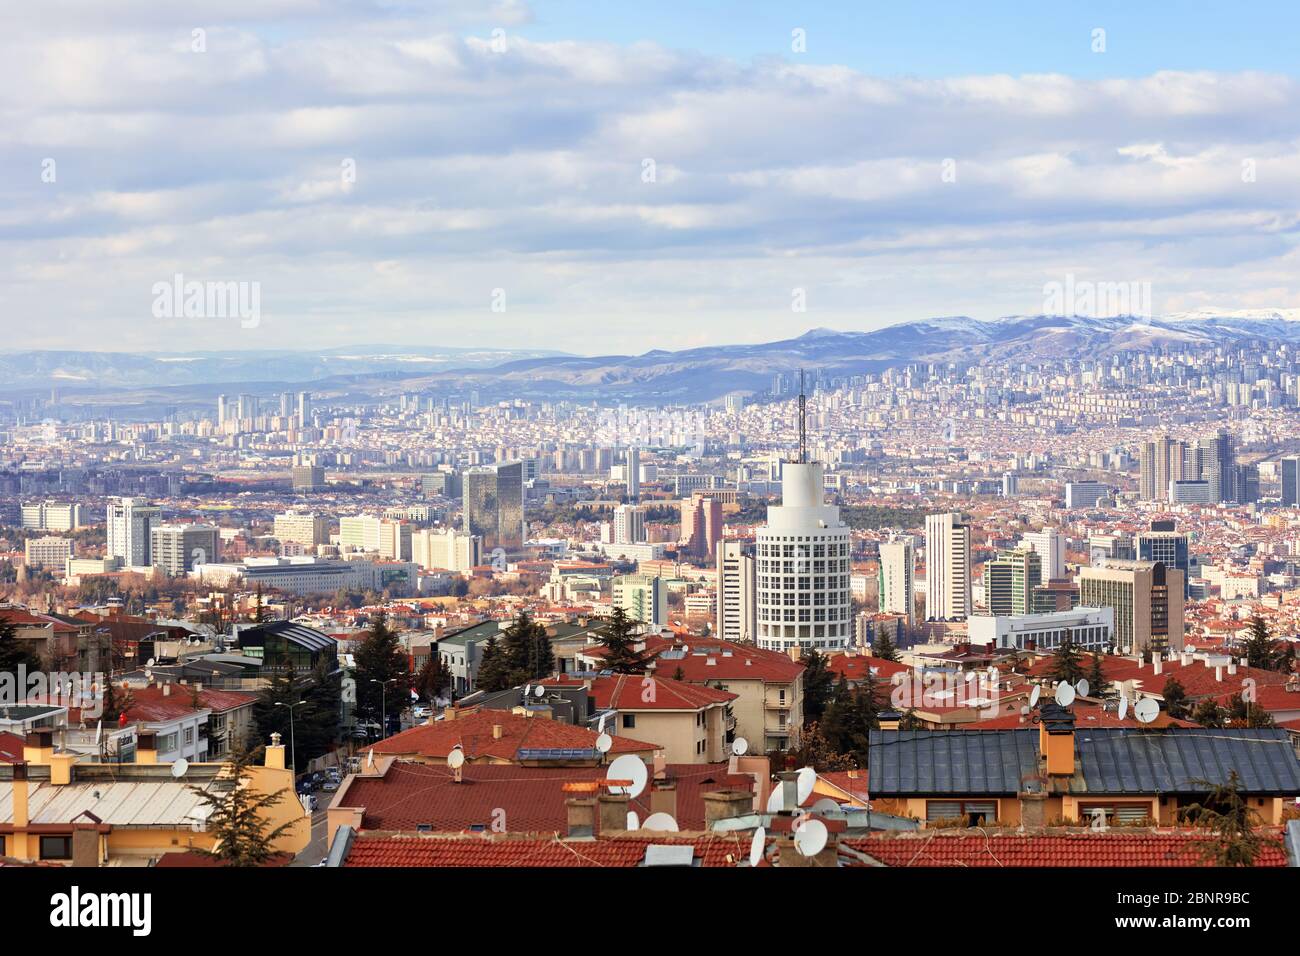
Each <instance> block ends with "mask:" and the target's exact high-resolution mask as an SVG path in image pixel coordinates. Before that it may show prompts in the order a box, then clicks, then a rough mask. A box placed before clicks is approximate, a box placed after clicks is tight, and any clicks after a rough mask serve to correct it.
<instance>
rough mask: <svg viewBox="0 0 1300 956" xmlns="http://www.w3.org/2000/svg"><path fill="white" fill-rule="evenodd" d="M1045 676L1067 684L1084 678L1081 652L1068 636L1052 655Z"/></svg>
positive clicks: (1067, 635)
mask: <svg viewBox="0 0 1300 956" xmlns="http://www.w3.org/2000/svg"><path fill="white" fill-rule="evenodd" d="M1047 676H1048V677H1050V678H1051V679H1052V680H1054V681H1065V683H1067V684H1075V683H1078V681H1079V680H1080V678H1082V677H1083V676H1084V674H1083V652H1082V651H1080V650H1079V647H1078V645H1076V644H1075V643H1074V641H1073V640H1072V639H1071V638H1070V636H1069V634H1066V636H1065V639H1064V640H1062V641H1061V646H1060V647H1058V648H1057V649H1056V653H1055V654H1053V655H1052V664H1051V667H1049V668H1048V669H1047Z"/></svg>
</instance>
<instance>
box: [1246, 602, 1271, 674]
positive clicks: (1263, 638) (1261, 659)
mask: <svg viewBox="0 0 1300 956" xmlns="http://www.w3.org/2000/svg"><path fill="white" fill-rule="evenodd" d="M1244 650H1245V652H1246V665H1247V666H1248V667H1258V668H1260V669H1261V670H1267V669H1269V668H1270V667H1272V666H1273V639H1272V638H1271V637H1270V636H1269V633H1268V625H1267V624H1266V623H1265V622H1264V619H1263V618H1262V617H1260V616H1259V615H1258V614H1256V615H1255V616H1254V617H1252V618H1251V619H1250V633H1249V635H1248V636H1247V637H1246V645H1245V648H1244Z"/></svg>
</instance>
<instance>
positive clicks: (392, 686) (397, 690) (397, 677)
mask: <svg viewBox="0 0 1300 956" xmlns="http://www.w3.org/2000/svg"><path fill="white" fill-rule="evenodd" d="M355 658H356V662H357V675H356V679H357V712H358V713H360V714H363V715H365V717H366V718H367V719H369V720H377V721H380V722H381V723H382V722H383V720H384V719H386V718H390V717H392V715H393V714H397V713H400V712H401V711H402V709H403V708H404V707H405V706H406V702H407V701H408V700H410V697H411V681H412V675H411V672H410V669H409V668H408V666H407V657H406V651H405V650H403V648H402V645H401V642H400V641H399V640H398V639H397V632H396V631H394V630H393V629H392V628H391V627H389V626H388V616H387V615H386V614H385V613H384V612H383V611H380V612H379V613H378V614H376V615H375V619H374V621H373V622H372V623H371V625H370V632H369V634H368V635H367V636H366V639H365V640H364V641H362V642H361V646H360V647H359V648H357V651H356V654H355ZM385 711H387V713H384V712H385ZM384 733H385V734H387V733H388V728H387V727H384Z"/></svg>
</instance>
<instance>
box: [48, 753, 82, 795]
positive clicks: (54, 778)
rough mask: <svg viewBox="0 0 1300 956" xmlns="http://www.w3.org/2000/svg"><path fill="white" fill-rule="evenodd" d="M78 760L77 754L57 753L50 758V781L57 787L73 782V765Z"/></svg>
mask: <svg viewBox="0 0 1300 956" xmlns="http://www.w3.org/2000/svg"><path fill="white" fill-rule="evenodd" d="M76 762H77V755H76V754H67V753H64V754H55V755H54V756H53V757H51V758H50V783H52V784H53V785H54V786H56V787H61V786H65V785H67V784H69V783H72V765H73V764H74V763H76Z"/></svg>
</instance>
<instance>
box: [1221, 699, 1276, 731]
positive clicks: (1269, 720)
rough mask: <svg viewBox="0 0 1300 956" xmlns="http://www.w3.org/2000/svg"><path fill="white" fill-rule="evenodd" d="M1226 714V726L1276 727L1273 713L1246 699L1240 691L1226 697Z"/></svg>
mask: <svg viewBox="0 0 1300 956" xmlns="http://www.w3.org/2000/svg"><path fill="white" fill-rule="evenodd" d="M1226 710H1227V715H1226V716H1225V718H1224V724H1225V726H1228V727H1246V728H1251V729H1254V728H1262V727H1276V726H1277V722H1276V721H1274V720H1273V715H1272V714H1270V713H1269V712H1268V711H1266V710H1265V709H1264V708H1263V707H1261V706H1259V704H1257V703H1255V702H1254V701H1247V700H1246V699H1245V698H1244V697H1242V696H1241V694H1240V693H1236V694H1233V695H1232V696H1231V697H1230V698H1228V706H1227V708H1226Z"/></svg>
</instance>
